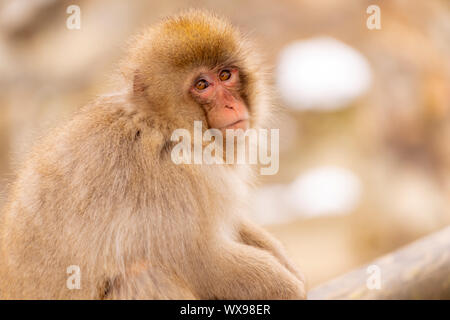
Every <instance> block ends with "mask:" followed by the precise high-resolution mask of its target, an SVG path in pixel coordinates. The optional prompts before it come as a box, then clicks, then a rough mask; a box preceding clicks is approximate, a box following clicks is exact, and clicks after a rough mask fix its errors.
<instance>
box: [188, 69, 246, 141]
mask: <svg viewBox="0 0 450 320" xmlns="http://www.w3.org/2000/svg"><path fill="white" fill-rule="evenodd" d="M228 72H229V73H228ZM221 75H222V79H221ZM228 75H229V78H228ZM239 85H240V83H239V70H238V69H236V68H224V69H220V70H218V71H209V72H204V73H202V74H201V75H200V76H199V77H197V78H196V80H195V81H194V83H193V85H192V87H191V89H190V91H191V93H192V96H193V97H194V99H195V100H196V101H198V102H199V103H200V104H201V105H203V106H204V108H205V110H206V114H207V119H208V123H209V126H210V127H211V128H216V129H220V130H222V131H223V132H224V131H225V130H226V129H243V130H246V129H248V127H249V120H248V118H249V114H248V109H247V106H246V105H245V103H244V101H243V100H242V98H241V97H240V95H239Z"/></svg>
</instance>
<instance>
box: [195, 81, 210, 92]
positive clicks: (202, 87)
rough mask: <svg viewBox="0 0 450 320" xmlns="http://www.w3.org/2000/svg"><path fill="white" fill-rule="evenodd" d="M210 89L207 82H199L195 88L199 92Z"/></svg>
mask: <svg viewBox="0 0 450 320" xmlns="http://www.w3.org/2000/svg"><path fill="white" fill-rule="evenodd" d="M208 87H209V83H208V81H206V80H203V79H202V80H198V81H197V83H196V84H195V88H196V89H197V90H205V89H206V88H208Z"/></svg>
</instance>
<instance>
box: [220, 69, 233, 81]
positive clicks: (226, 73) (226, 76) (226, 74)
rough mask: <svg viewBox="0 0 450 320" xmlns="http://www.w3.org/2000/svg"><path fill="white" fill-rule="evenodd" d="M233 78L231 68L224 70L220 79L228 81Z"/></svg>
mask: <svg viewBox="0 0 450 320" xmlns="http://www.w3.org/2000/svg"><path fill="white" fill-rule="evenodd" d="M230 78H231V72H230V71H229V70H222V71H221V72H220V74H219V79H220V81H227V80H228V79H230Z"/></svg>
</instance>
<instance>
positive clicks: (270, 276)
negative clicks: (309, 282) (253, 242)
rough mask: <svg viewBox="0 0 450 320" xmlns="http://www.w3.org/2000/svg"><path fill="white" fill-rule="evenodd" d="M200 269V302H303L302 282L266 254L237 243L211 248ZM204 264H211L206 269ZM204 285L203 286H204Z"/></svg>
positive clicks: (271, 256)
mask: <svg viewBox="0 0 450 320" xmlns="http://www.w3.org/2000/svg"><path fill="white" fill-rule="evenodd" d="M210 254H211V255H213V257H211V258H210V259H208V260H207V261H203V263H206V265H204V269H205V274H204V276H203V277H202V280H201V282H203V286H202V287H200V288H198V289H199V292H201V296H200V298H201V299H238V300H240V299H257V300H265V299H293V300H296V299H305V297H306V291H305V286H304V283H303V282H302V281H300V280H299V279H297V277H295V276H294V274H292V273H291V272H289V271H288V270H287V269H286V268H285V267H284V266H282V265H281V263H280V262H279V261H278V259H276V258H275V257H274V256H273V255H272V254H270V253H269V252H267V251H265V250H262V249H259V248H256V247H253V246H249V245H246V244H243V243H239V242H234V241H233V242H227V243H223V244H222V246H221V247H220V248H215V249H214V251H213V252H211V253H210ZM207 263H214V265H212V266H209V265H207ZM204 281H205V282H204Z"/></svg>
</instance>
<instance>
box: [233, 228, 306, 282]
mask: <svg viewBox="0 0 450 320" xmlns="http://www.w3.org/2000/svg"><path fill="white" fill-rule="evenodd" d="M239 234H240V237H241V240H242V242H243V243H245V244H247V245H249V246H254V247H257V248H261V249H263V250H266V251H269V252H270V253H271V254H272V255H274V256H275V258H277V259H278V261H279V262H280V263H281V264H282V265H283V266H284V267H286V269H288V270H289V271H290V272H292V273H293V274H294V275H295V276H296V277H297V279H299V280H300V281H302V282H303V283H305V278H304V276H303V275H302V274H301V273H300V272H299V271H298V269H297V268H296V267H295V265H294V264H293V263H292V262H291V261H290V260H289V258H288V257H287V256H286V254H285V252H284V249H283V246H282V245H281V243H280V242H279V241H278V240H277V239H275V238H274V237H273V236H272V235H270V234H269V233H268V232H267V231H266V230H264V229H263V228H261V227H259V226H257V225H256V224H254V223H252V222H250V221H248V220H245V221H244V222H243V223H242V224H241V227H240V229H239Z"/></svg>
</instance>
